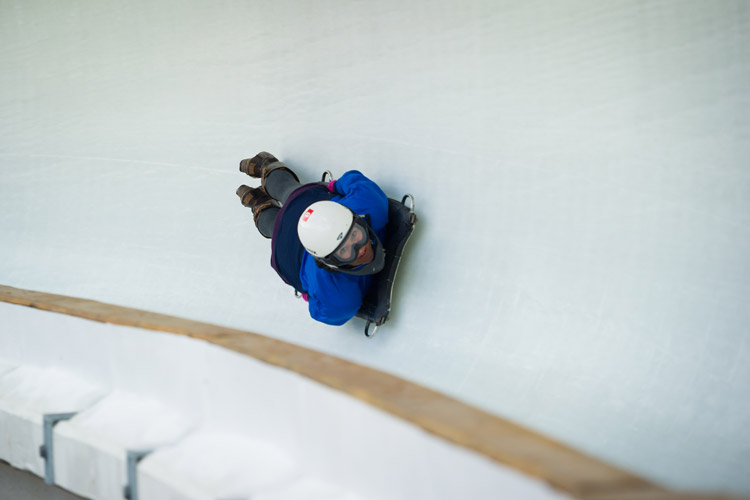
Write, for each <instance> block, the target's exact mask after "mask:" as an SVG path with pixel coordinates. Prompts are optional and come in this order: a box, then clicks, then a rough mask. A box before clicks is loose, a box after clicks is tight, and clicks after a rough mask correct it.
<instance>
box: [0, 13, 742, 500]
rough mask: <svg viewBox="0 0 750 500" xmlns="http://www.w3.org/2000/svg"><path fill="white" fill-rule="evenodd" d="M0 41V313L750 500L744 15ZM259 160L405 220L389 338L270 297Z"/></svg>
mask: <svg viewBox="0 0 750 500" xmlns="http://www.w3.org/2000/svg"><path fill="white" fill-rule="evenodd" d="M0 14H1V15H0V239H1V240H0V283H3V284H7V285H14V286H19V287H24V288H30V289H39V290H44V291H50V292H56V293H62V294H69V295H74V296H82V297H89V298H94V299H98V300H103V301H108V302H113V303H117V304H123V305H128V306H134V307H140V308H143V309H148V310H155V311H159V312H164V313H169V314H175V315H180V316H187V317H191V318H195V319H200V320H206V321H211V322H215V323H220V324H224V325H230V326H235V327H240V328H245V329H250V330H254V331H257V332H259V333H263V334H266V335H271V336H274V337H277V338H281V339H285V340H289V341H292V342H295V343H299V344H303V345H307V346H310V347H313V348H315V349H319V350H322V351H326V352H330V353H333V354H336V355H339V356H342V357H345V358H348V359H351V360H354V361H357V362H360V363H364V364H367V365H371V366H375V367H378V368H380V369H383V370H387V371H390V372H393V373H395V374H398V375H401V376H404V377H406V378H409V379H411V380H414V381H417V382H420V383H422V384H425V385H428V386H430V387H433V388H436V389H438V390H440V391H443V392H445V393H448V394H450V395H453V396H455V397H457V398H459V399H461V400H464V401H467V402H469V403H472V404H475V405H478V406H480V407H483V408H486V409H488V410H490V411H492V412H494V413H496V414H499V415H502V416H506V417H510V418H512V419H514V420H515V421H518V422H520V423H522V424H525V425H527V426H529V427H531V428H534V429H537V430H540V431H542V432H544V433H547V434H549V435H551V436H553V437H556V438H558V439H560V440H562V441H564V442H567V443H569V444H571V445H573V446H576V447H579V448H581V449H583V450H585V451H587V452H590V453H593V454H594V455H596V456H598V457H600V458H602V459H605V460H608V461H611V462H613V463H616V464H619V465H621V466H624V467H626V468H628V469H631V470H634V471H636V472H638V473H640V474H643V475H645V476H647V477H650V478H653V479H656V480H658V481H661V482H664V483H666V484H668V485H673V486H676V487H680V488H697V489H714V490H732V491H738V492H745V493H747V492H750V476H748V475H747V474H746V471H747V466H748V461H747V460H748V459H747V457H748V456H749V454H750V404H749V403H748V402H747V397H746V396H747V394H749V393H750V340H748V333H747V332H748V325H749V324H750V308H748V307H747V304H748V303H749V302H750V286H749V284H748V283H749V282H750V279H749V278H750V259H748V255H750V231H749V230H748V224H749V223H750V201H748V200H750V196H749V195H750V171H749V169H748V157H749V156H750V155H749V153H750V97H749V96H750V94H748V86H749V85H750V4H749V3H748V2H746V1H744V0H737V1H713V2H704V1H689V0H688V1H683V0H663V1H659V2H645V3H644V2H632V1H630V0H616V1H612V2H604V3H602V2H595V1H572V0H567V1H559V2H507V1H494V0H493V1H486V2H482V1H469V2H459V1H446V0H440V1H436V2H432V1H427V0H416V1H413V2H397V1H395V0H386V1H381V2H349V1H344V0H340V1H324V2H307V3H306V2H294V1H291V0H282V1H276V0H274V1H270V0H268V1H257V2H220V3H215V2H210V3H205V2H197V1H180V2H177V1H164V2H157V3H148V2H144V1H135V2H129V3H127V4H123V3H121V2H114V1H112V0H105V1H102V2H97V3H95V4H82V3H75V4H70V3H66V2H63V3H60V2H52V1H44V2H21V1H1V2H0ZM260 150H268V151H271V152H273V153H274V154H276V155H277V156H279V157H280V158H281V159H283V160H285V161H286V162H287V163H288V164H289V165H290V166H291V167H293V168H294V169H295V170H296V171H297V172H298V174H299V175H300V176H301V177H302V178H303V179H304V180H309V181H312V180H317V179H318V177H319V176H320V174H321V172H322V171H323V170H325V169H330V170H332V171H333V172H334V173H335V174H336V175H341V174H342V173H343V172H344V171H345V170H347V169H349V168H357V169H360V170H361V171H363V172H365V173H366V174H367V175H368V176H370V177H371V178H372V179H374V180H375V181H376V182H378V183H379V184H380V185H381V186H382V187H383V188H384V189H385V191H386V192H387V193H388V194H389V195H391V196H392V197H400V196H401V195H402V194H404V193H406V192H409V193H412V194H413V195H414V196H415V198H416V206H417V212H418V214H419V216H420V223H419V225H418V227H417V230H416V232H415V234H414V237H413V239H412V241H411V242H410V244H409V247H408V248H407V254H406V256H405V260H404V263H403V266H402V267H401V270H400V274H399V279H398V283H397V285H396V296H395V303H394V310H393V314H392V319H391V321H390V323H388V324H387V325H386V326H385V327H384V328H383V329H382V330H381V332H379V334H378V336H377V337H376V338H374V339H372V340H366V339H365V338H364V336H363V335H362V334H361V329H362V323H361V322H359V321H352V322H350V323H349V324H347V325H346V326H344V327H342V328H332V327H327V326H324V325H319V324H315V323H313V322H312V321H311V320H310V319H309V318H308V316H307V312H306V311H305V308H304V304H303V303H302V302H301V301H297V300H295V299H294V298H293V296H292V293H291V290H290V289H289V288H288V287H286V286H285V285H284V284H283V283H282V282H281V281H280V280H279V279H278V278H277V277H276V275H275V274H274V272H273V271H272V270H271V268H270V267H269V265H268V257H269V246H268V242H267V241H266V240H263V239H262V238H261V237H260V236H259V235H258V234H257V233H256V231H255V229H254V228H253V227H252V223H251V221H250V214H249V212H248V211H247V210H246V209H244V208H243V207H241V206H240V204H239V201H238V199H237V197H236V196H235V195H234V191H235V189H236V188H237V186H238V185H239V184H241V183H247V182H248V181H252V179H248V178H247V177H244V176H243V175H241V174H240V173H239V172H238V171H237V164H238V161H239V160H240V159H242V158H244V157H248V156H250V155H253V154H255V153H256V152H258V151H260Z"/></svg>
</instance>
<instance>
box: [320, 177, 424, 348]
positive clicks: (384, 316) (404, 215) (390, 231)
mask: <svg viewBox="0 0 750 500" xmlns="http://www.w3.org/2000/svg"><path fill="white" fill-rule="evenodd" d="M324 178H325V175H324ZM406 200H409V201H410V202H411V203H410V204H409V205H407V204H406ZM416 224H417V215H416V214H415V213H414V197H413V196H412V195H410V194H407V195H404V197H403V198H402V199H401V201H400V202H399V201H396V200H394V199H392V198H388V225H387V226H386V237H385V241H386V242H385V244H384V245H385V266H384V267H383V270H382V271H380V272H379V273H378V274H376V275H375V276H373V280H372V285H371V286H370V290H369V291H368V292H367V295H365V298H364V300H363V301H362V307H361V308H360V309H359V312H357V317H358V318H362V319H364V320H366V321H367V325H365V336H366V337H373V336H375V333H376V332H377V331H378V328H380V325H382V324H383V323H385V322H386V321H387V320H388V314H389V313H390V311H391V299H392V298H393V281H394V280H395V279H396V272H398V264H399V261H400V260H401V255H402V253H403V250H404V247H405V246H406V242H407V241H409V237H410V236H411V233H412V232H413V231H414V226H416ZM372 325H375V328H374V329H373V330H372V331H370V327H371V326H372Z"/></svg>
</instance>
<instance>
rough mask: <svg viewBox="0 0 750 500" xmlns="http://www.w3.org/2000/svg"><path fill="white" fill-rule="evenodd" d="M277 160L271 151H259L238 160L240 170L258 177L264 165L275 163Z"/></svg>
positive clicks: (261, 173)
mask: <svg viewBox="0 0 750 500" xmlns="http://www.w3.org/2000/svg"><path fill="white" fill-rule="evenodd" d="M277 161H279V160H278V159H277V158H276V157H275V156H274V155H272V154H271V153H267V152H265V151H261V152H260V153H258V154H257V155H255V156H253V157H252V158H247V159H244V160H242V161H241V162H240V172H243V173H245V174H247V175H249V176H250V177H255V178H256V179H260V178H261V176H262V175H263V169H264V168H265V166H266V165H270V164H271V163H276V162H277Z"/></svg>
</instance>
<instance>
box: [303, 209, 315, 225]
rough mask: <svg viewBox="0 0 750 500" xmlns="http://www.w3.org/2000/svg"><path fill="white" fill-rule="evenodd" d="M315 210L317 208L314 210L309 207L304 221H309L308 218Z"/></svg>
mask: <svg viewBox="0 0 750 500" xmlns="http://www.w3.org/2000/svg"><path fill="white" fill-rule="evenodd" d="M314 211H315V210H313V209H312V208H308V209H307V211H306V212H305V213H304V215H303V216H302V222H307V219H309V218H310V216H311V215H312V214H313V212H314Z"/></svg>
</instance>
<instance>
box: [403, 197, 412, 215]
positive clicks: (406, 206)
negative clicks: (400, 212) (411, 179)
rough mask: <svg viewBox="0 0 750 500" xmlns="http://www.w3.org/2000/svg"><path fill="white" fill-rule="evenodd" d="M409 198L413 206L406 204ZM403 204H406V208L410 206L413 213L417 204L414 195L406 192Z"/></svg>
mask: <svg viewBox="0 0 750 500" xmlns="http://www.w3.org/2000/svg"><path fill="white" fill-rule="evenodd" d="M407 199H408V200H410V201H411V203H410V205H411V206H409V205H407V204H406V200H407ZM401 204H402V205H404V206H405V207H406V208H408V209H409V211H410V212H411V213H414V206H415V205H414V197H413V196H412V195H410V194H405V195H404V197H403V198H401Z"/></svg>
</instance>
